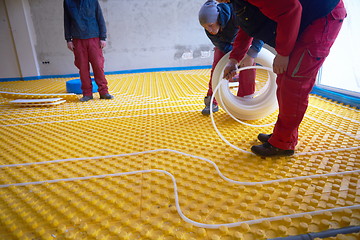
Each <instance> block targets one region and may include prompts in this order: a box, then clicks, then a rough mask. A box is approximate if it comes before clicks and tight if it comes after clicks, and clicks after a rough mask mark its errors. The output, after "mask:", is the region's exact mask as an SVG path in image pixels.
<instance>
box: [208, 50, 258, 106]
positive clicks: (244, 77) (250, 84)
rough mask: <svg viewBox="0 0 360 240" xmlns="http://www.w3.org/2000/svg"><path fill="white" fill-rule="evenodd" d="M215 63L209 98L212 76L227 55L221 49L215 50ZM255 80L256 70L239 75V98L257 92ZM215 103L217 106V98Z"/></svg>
mask: <svg viewBox="0 0 360 240" xmlns="http://www.w3.org/2000/svg"><path fill="white" fill-rule="evenodd" d="M214 50H215V52H214V61H213V65H212V68H211V75H210V81H209V89H208V92H207V96H212V94H213V90H212V76H213V72H214V70H215V67H216V65H217V64H218V62H219V61H220V60H221V58H222V57H223V56H224V55H225V53H223V52H222V51H221V50H220V49H218V48H217V47H215V48H214ZM255 78H256V70H245V71H241V72H240V73H239V89H238V92H237V96H238V97H244V96H246V95H250V94H253V93H254V92H255ZM214 103H216V104H217V102H216V100H215V98H214Z"/></svg>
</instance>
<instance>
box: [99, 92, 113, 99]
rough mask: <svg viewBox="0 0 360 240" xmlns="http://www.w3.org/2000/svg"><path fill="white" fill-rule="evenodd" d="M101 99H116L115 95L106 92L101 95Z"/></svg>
mask: <svg viewBox="0 0 360 240" xmlns="http://www.w3.org/2000/svg"><path fill="white" fill-rule="evenodd" d="M100 99H114V96H113V95H110V94H109V93H106V94H104V95H100Z"/></svg>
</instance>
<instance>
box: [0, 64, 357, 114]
mask: <svg viewBox="0 0 360 240" xmlns="http://www.w3.org/2000/svg"><path fill="white" fill-rule="evenodd" d="M208 68H211V66H210V65H205V66H192V67H173V68H144V69H135V70H123V71H114V72H106V74H107V75H112V74H130V73H145V72H162V71H181V70H196V69H208ZM71 77H74V78H75V77H79V74H68V75H48V76H35V77H24V78H0V82H10V81H31V80H40V79H46V78H71ZM311 93H312V94H316V95H319V96H322V97H325V98H328V99H331V100H334V101H337V102H341V103H344V104H346V105H350V106H352V107H356V108H358V109H360V98H357V97H353V96H350V95H347V94H343V93H338V92H335V91H330V90H326V89H323V88H320V87H318V86H314V88H313V90H312V91H311Z"/></svg>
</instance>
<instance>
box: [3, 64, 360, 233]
mask: <svg viewBox="0 0 360 240" xmlns="http://www.w3.org/2000/svg"><path fill="white" fill-rule="evenodd" d="M209 74H210V70H209V69H205V70H192V71H173V72H156V73H136V74H121V75H108V76H107V78H108V81H109V90H110V92H111V93H112V94H113V95H114V96H115V99H114V100H99V96H98V94H95V95H94V100H92V101H89V102H85V103H81V102H78V101H67V102H66V103H64V104H61V105H57V106H53V107H16V106H13V105H11V104H10V103H9V102H10V101H12V100H13V99H8V98H5V97H4V96H2V97H0V136H1V142H0V239H6V240H11V239H29V240H30V239H49V240H50V239H51V240H52V239H109V240H110V239H129V240H133V239H184V240H185V239H186V240H189V239H210V240H217V239H222V240H228V239H245V240H258V239H271V238H277V237H286V236H289V235H300V234H305V233H309V232H321V231H325V230H328V229H333V228H343V227H347V226H359V225H360V178H359V172H360V157H359V156H360V149H359V145H360V144H359V143H360V112H359V110H358V109H355V108H351V107H349V106H345V105H343V104H340V103H336V102H332V101H330V100H327V99H324V98H320V97H318V96H315V95H314V96H311V97H310V103H309V108H308V110H307V113H306V116H305V117H304V120H303V122H302V124H301V126H300V129H299V134H300V137H299V144H298V146H297V149H296V153H297V155H295V156H292V157H281V158H260V157H257V156H255V155H252V154H250V153H247V152H248V151H249V149H250V147H251V146H252V145H254V144H256V143H258V142H257V140H256V136H257V134H258V133H260V132H265V133H269V132H271V130H272V126H270V127H263V128H255V127H250V126H246V125H242V124H240V123H237V122H236V121H234V120H233V119H231V118H230V117H229V116H228V115H227V114H226V113H225V112H224V111H223V110H220V111H219V112H217V113H216V114H215V116H214V118H215V122H216V124H217V127H218V128H219V130H220V132H221V134H222V135H223V136H224V137H225V138H226V139H227V140H228V141H229V142H230V143H232V144H233V145H235V146H237V147H238V148H241V149H243V150H245V151H246V152H240V151H238V150H236V149H234V148H232V147H230V146H229V145H227V144H226V143H225V142H223V141H222V140H221V139H220V137H219V136H218V135H217V133H216V132H215V130H214V128H213V126H212V124H211V120H210V118H209V117H206V116H202V115H201V110H202V108H203V97H204V95H205V92H206V90H207V84H208V79H209ZM67 80H70V78H67V79H65V78H57V79H43V80H36V81H26V82H24V81H19V82H2V83H0V91H4V92H16V93H33V94H54V95H56V94H61V93H66V92H65V83H66V81H67ZM276 116H277V113H274V114H272V115H270V116H269V117H267V118H265V119H261V120H256V121H248V122H249V123H252V124H265V123H271V122H274V121H275V120H276ZM303 153H306V154H303ZM328 239H347V240H355V239H360V234H359V233H352V234H340V235H338V236H337V237H331V238H330V237H329V238H328Z"/></svg>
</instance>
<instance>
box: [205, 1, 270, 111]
mask: <svg viewBox="0 0 360 240" xmlns="http://www.w3.org/2000/svg"><path fill="white" fill-rule="evenodd" d="M234 19H235V17H234V13H233V9H232V6H231V4H229V3H220V4H218V3H217V2H216V1H213V0H208V1H206V2H205V3H204V4H203V6H202V7H201V8H200V11H199V22H200V24H201V26H203V27H204V29H205V33H206V35H207V36H208V38H209V39H210V41H211V42H212V43H213V44H214V46H215V48H214V50H215V52H214V60H213V64H212V69H211V75H210V81H209V88H208V92H207V95H206V97H205V99H204V103H205V108H204V109H203V110H202V114H203V115H209V114H210V101H211V96H212V94H213V91H212V76H213V72H214V69H215V67H216V65H217V63H218V62H219V61H220V59H221V58H222V57H223V56H224V55H225V54H227V53H228V52H230V51H231V50H232V43H233V41H234V38H235V36H236V34H237V32H238V30H239V28H238V27H237V26H236V25H235V21H234ZM263 45H264V43H263V41H261V40H257V39H254V40H253V41H252V46H251V47H250V48H249V49H248V51H247V54H246V56H245V57H244V59H243V61H242V64H241V66H242V67H246V66H253V65H254V58H256V57H257V55H258V53H259V52H260V50H261V48H262V46H263ZM255 77H256V70H245V71H241V72H240V73H239V89H238V92H237V96H239V97H244V96H247V95H251V94H253V93H254V92H255ZM218 110H219V107H218V104H217V102H216V100H215V98H214V102H213V112H217V111H218Z"/></svg>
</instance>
